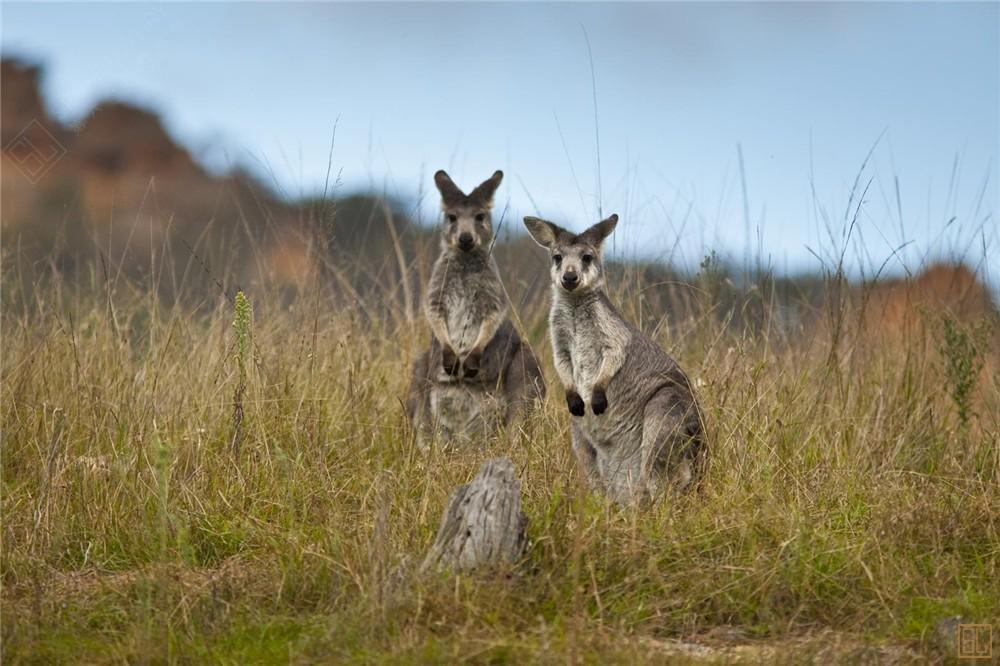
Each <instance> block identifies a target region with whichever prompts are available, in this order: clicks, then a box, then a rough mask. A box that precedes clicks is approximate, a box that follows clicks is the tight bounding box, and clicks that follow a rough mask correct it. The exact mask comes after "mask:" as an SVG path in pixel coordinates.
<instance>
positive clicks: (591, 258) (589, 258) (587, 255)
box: [583, 254, 594, 266]
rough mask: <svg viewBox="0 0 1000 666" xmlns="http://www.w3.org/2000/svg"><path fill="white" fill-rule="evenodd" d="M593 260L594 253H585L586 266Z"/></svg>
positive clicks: (584, 263)
mask: <svg viewBox="0 0 1000 666" xmlns="http://www.w3.org/2000/svg"><path fill="white" fill-rule="evenodd" d="M593 260H594V255H592V254H585V255H583V265H584V266H589V265H590V262H592V261H593Z"/></svg>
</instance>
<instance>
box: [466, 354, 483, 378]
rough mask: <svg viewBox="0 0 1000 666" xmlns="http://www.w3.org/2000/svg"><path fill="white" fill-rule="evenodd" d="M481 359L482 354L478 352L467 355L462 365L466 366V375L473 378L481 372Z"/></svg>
mask: <svg viewBox="0 0 1000 666" xmlns="http://www.w3.org/2000/svg"><path fill="white" fill-rule="evenodd" d="M481 360H482V355H481V354H478V353H477V352H470V353H469V355H468V356H466V357H465V361H464V362H463V363H462V367H463V368H465V376H466V377H468V378H470V379H471V378H472V377H475V376H476V375H478V374H479V363H480V361H481Z"/></svg>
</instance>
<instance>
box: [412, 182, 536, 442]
mask: <svg viewBox="0 0 1000 666" xmlns="http://www.w3.org/2000/svg"><path fill="white" fill-rule="evenodd" d="M502 178H503V173H502V172H500V171H497V172H496V173H494V174H493V176H492V177H491V178H489V179H488V180H486V181H485V182H483V183H482V184H481V185H479V186H478V187H477V188H476V189H475V190H473V191H472V193H471V194H469V195H465V194H464V193H462V191H461V190H459V189H458V187H457V186H456V185H455V184H454V182H452V180H451V178H449V177H448V174H446V173H445V172H444V171H438V172H437V173H436V174H435V176H434V181H435V183H436V184H437V186H438V189H439V190H440V192H441V201H442V206H441V207H442V211H443V221H442V225H443V227H442V233H441V254H440V256H439V257H438V259H437V261H435V262H434V268H433V270H432V271H431V278H430V282H429V284H428V286H427V293H426V294H425V299H424V314H425V316H426V318H427V322H428V324H429V325H430V328H431V332H432V333H433V338H432V340H431V346H430V348H429V349H428V350H427V351H426V352H424V353H423V354H422V355H421V356H420V357H419V358H418V359H417V360H416V362H415V363H414V364H413V370H412V373H411V379H410V386H409V389H408V392H407V399H406V412H407V416H408V418H409V419H410V422H411V424H412V425H413V426H414V428H415V429H416V431H417V441H418V443H419V444H420V446H421V448H426V446H427V441H428V438H429V437H430V436H431V435H432V434H433V433H434V431H435V430H439V431H440V432H441V434H442V435H443V437H444V439H445V440H463V439H477V438H481V437H482V436H483V435H485V434H487V433H489V432H490V431H491V430H493V429H494V428H496V427H497V426H498V425H501V424H503V425H509V424H511V423H512V422H513V421H514V420H515V419H516V418H517V417H518V416H519V415H521V414H523V413H525V412H526V411H527V410H529V409H530V408H531V406H532V404H533V403H534V401H536V400H541V399H544V397H545V381H544V378H543V377H542V372H541V368H540V367H539V365H538V360H537V359H536V358H535V355H534V354H533V353H532V351H531V348H530V347H529V346H528V345H527V343H525V342H524V341H523V340H521V337H520V336H519V335H518V333H517V330H516V329H515V328H514V326H513V324H511V322H510V319H509V318H508V316H507V313H508V311H509V309H510V304H509V302H508V299H507V292H506V291H505V290H504V288H503V283H502V282H501V280H500V273H499V271H498V270H497V266H496V262H495V261H494V259H493V256H492V255H491V254H490V244H491V241H492V238H493V226H492V220H491V216H490V209H491V208H492V203H493V194H494V192H495V191H496V188H497V187H498V186H499V184H500V181H501V179H502ZM463 235H465V236H466V238H465V241H466V242H465V243H464V245H463V243H462V237H463ZM469 237H471V241H470V240H469Z"/></svg>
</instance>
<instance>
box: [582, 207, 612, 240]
mask: <svg viewBox="0 0 1000 666" xmlns="http://www.w3.org/2000/svg"><path fill="white" fill-rule="evenodd" d="M617 225H618V216H617V215H614V214H612V215H611V217H609V218H608V219H606V220H601V221H600V222H598V223H597V224H595V225H594V226H592V227H591V228H589V229H587V230H586V231H584V232H583V233H582V234H580V238H581V239H583V240H585V241H587V242H588V243H592V244H593V245H600V244H601V243H603V242H604V239H605V238H607V237H608V236H610V235H611V232H612V231H614V230H615V226H617Z"/></svg>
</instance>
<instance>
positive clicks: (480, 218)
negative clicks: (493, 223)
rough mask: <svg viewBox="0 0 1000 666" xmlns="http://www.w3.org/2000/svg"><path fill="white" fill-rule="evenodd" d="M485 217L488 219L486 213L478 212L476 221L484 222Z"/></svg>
mask: <svg viewBox="0 0 1000 666" xmlns="http://www.w3.org/2000/svg"><path fill="white" fill-rule="evenodd" d="M485 219H486V215H484V214H483V213H477V214H476V222H482V221H483V220H485Z"/></svg>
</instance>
